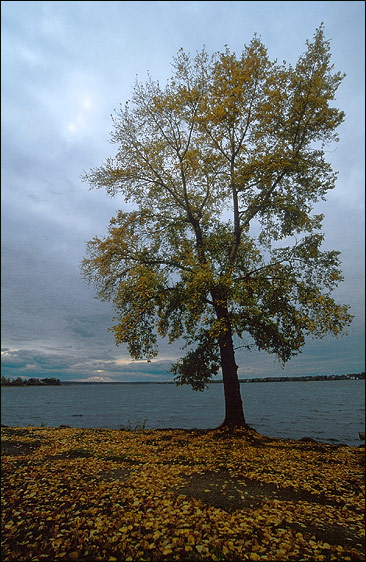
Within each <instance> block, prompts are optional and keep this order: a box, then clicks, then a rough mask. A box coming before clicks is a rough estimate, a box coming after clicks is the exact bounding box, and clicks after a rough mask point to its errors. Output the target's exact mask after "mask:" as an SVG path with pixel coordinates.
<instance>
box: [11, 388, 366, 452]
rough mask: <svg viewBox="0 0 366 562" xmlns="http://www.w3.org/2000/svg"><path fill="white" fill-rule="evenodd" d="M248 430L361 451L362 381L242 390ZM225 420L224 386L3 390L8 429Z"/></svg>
mask: <svg viewBox="0 0 366 562" xmlns="http://www.w3.org/2000/svg"><path fill="white" fill-rule="evenodd" d="M241 393H242V398H243V404H244V411H245V417H246V420H247V423H248V424H249V425H250V426H252V427H253V428H254V429H256V430H257V431H259V432H260V433H262V434H265V435H270V436H273V437H285V438H292V439H300V438H301V437H312V438H313V439H316V440H317V441H322V442H326V443H334V444H336V443H346V444H348V445H356V446H357V445H360V444H361V443H362V442H361V441H360V440H359V437H358V432H359V431H364V423H365V400H364V396H365V381H362V380H350V381H343V380H340V381H312V382H277V383H270V382H269V383H242V384H241ZM223 419H224V395H223V385H222V384H213V385H210V386H209V388H208V390H206V391H205V392H203V393H201V392H194V391H192V390H191V389H190V387H177V386H175V385H168V384H147V385H143V384H139V385H136V384H99V385H97V384H95V385H85V384H84V385H82V384H76V385H70V386H66V385H65V386H55V387H53V386H46V387H2V389H1V423H2V424H5V425H9V426H28V425H34V426H41V425H47V426H49V427H57V426H59V425H61V424H67V425H70V426H71V427H104V428H110V429H119V428H121V427H126V426H131V427H135V426H136V425H137V424H142V423H143V422H144V421H145V420H147V421H146V429H149V428H168V427H171V428H174V427H175V428H178V427H180V428H185V429H190V428H214V427H217V426H218V425H220V423H221V422H222V421H223Z"/></svg>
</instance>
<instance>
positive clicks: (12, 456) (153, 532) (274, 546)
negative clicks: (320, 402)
mask: <svg viewBox="0 0 366 562" xmlns="http://www.w3.org/2000/svg"><path fill="white" fill-rule="evenodd" d="M1 432H2V454H3V457H2V494H3V499H2V560H4V561H6V560H14V561H27V562H28V561H33V560H40V561H41V560H45V561H46V562H51V561H57V560H60V561H69V560H80V561H84V562H89V561H94V560H101V561H121V562H122V561H123V562H124V561H127V562H128V561H135V560H136V561H140V560H141V561H143V560H152V561H153V560H155V561H164V560H166V561H172V560H180V561H195V560H202V561H209V560H214V561H215V560H219V561H224V560H228V561H229V560H230V561H244V560H259V561H261V560H263V561H265V560H269V561H271V560H278V561H292V562H294V561H296V562H297V561H302V560H319V561H324V562H328V561H331V560H338V561H342V562H343V561H347V560H355V561H358V560H364V521H363V518H364V479H363V464H364V447H347V446H340V447H335V446H331V445H325V444H321V443H316V442H313V441H289V440H279V439H270V438H268V437H264V436H261V435H259V434H257V433H256V432H254V431H253V432H250V431H249V432H247V431H236V432H233V433H228V432H224V431H220V430H216V431H202V430H201V431H200V430H192V431H190V430H177V429H175V430H140V431H133V430H129V431H126V430H107V429H75V428H74V429H72V428H68V427H64V428H46V427H41V428H35V427H28V428H2V430H1Z"/></svg>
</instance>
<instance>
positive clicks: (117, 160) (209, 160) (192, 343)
mask: <svg viewBox="0 0 366 562" xmlns="http://www.w3.org/2000/svg"><path fill="white" fill-rule="evenodd" d="M330 58H331V55H330V45H329V41H327V40H325V38H324V30H323V26H320V27H319V28H318V29H317V30H316V31H315V34H314V37H313V39H312V41H307V43H306V50H305V52H304V54H303V55H302V56H300V57H299V59H298V61H297V63H296V65H295V66H292V65H291V64H288V63H286V62H285V61H283V62H282V63H279V62H277V61H270V60H269V57H268V54H267V50H266V48H265V46H264V45H263V43H262V41H261V40H260V39H259V38H258V37H257V36H254V37H253V39H252V40H251V42H250V43H249V45H246V46H244V49H243V52H242V53H241V55H240V56H238V55H237V54H235V53H233V52H231V51H230V49H229V48H228V47H226V48H225V50H224V51H223V52H218V53H215V54H213V55H212V56H210V55H209V54H208V53H207V52H206V50H205V49H203V50H202V51H201V52H199V53H197V54H196V55H195V56H194V57H192V56H190V55H189V54H187V53H186V52H185V51H184V50H183V49H181V50H180V51H179V52H178V54H177V56H176V57H175V58H174V60H173V74H172V77H171V78H170V79H169V80H168V82H167V84H166V85H165V86H164V87H162V86H161V85H160V84H159V82H156V81H154V80H153V79H152V78H150V77H149V79H148V80H147V82H146V83H144V84H143V83H141V82H136V85H135V88H134V94H133V97H132V100H131V102H127V103H126V104H125V106H121V107H120V109H119V110H118V111H116V112H115V115H114V116H113V124H114V130H113V132H112V137H111V138H112V142H113V143H115V144H116V146H117V152H116V154H115V156H114V157H113V158H108V159H107V160H106V161H105V163H104V164H103V165H101V166H100V167H98V168H95V169H92V170H91V171H90V172H88V173H86V174H85V175H84V179H85V180H86V181H88V182H89V183H90V185H91V186H92V187H96V188H105V189H106V190H107V193H108V194H109V195H111V196H114V195H117V194H120V195H122V197H123V198H124V200H125V201H126V202H128V203H131V204H133V207H132V208H133V210H130V211H127V210H120V211H118V213H117V215H116V216H115V217H114V218H112V219H111V221H110V225H109V229H108V234H107V235H106V236H105V237H103V238H99V237H95V238H93V239H92V240H91V241H90V242H89V243H88V247H87V251H88V257H87V258H85V259H84V261H83V264H82V271H83V273H84V275H85V276H86V277H87V278H88V279H89V280H90V281H92V282H93V283H95V284H96V285H97V287H98V291H99V292H98V296H99V298H101V299H106V300H111V301H112V302H113V304H114V308H115V311H116V318H115V325H114V326H113V328H112V330H113V332H114V337H115V341H116V343H117V344H121V343H125V344H127V346H128V349H129V353H130V354H131V356H132V357H133V358H135V359H141V358H146V359H152V358H153V357H155V356H156V355H157V353H158V349H157V341H158V339H157V338H158V336H161V337H163V338H165V337H166V338H168V339H169V342H173V341H175V340H180V338H182V337H183V338H185V339H186V343H187V346H188V347H187V353H186V355H185V356H184V357H183V358H181V359H180V360H178V362H177V363H175V365H173V367H172V372H173V373H174V374H175V378H176V381H177V383H178V384H183V383H189V384H191V385H192V387H193V388H194V389H197V390H202V389H203V388H204V387H205V385H206V383H207V382H208V381H209V380H210V379H211V377H212V376H213V375H215V374H217V373H218V371H219V369H220V367H221V369H222V372H223V378H224V385H225V399H226V419H229V418H230V419H234V418H235V416H234V418H233V417H232V416H231V415H230V413H229V410H230V411H231V412H233V409H234V410H235V409H236V410H238V409H239V410H240V408H241V400H240V390H239V384H238V382H237V365H236V364H235V353H234V347H233V338H236V339H239V340H241V341H243V345H247V346H248V347H250V346H251V345H254V346H256V348H258V349H260V350H266V351H267V352H269V353H273V354H276V355H277V356H278V357H279V359H280V360H281V361H282V362H283V363H285V362H287V361H288V360H289V359H290V358H291V357H292V356H294V355H296V354H297V353H299V352H300V351H301V349H302V347H303V346H304V343H305V340H306V337H307V336H308V335H312V336H314V337H322V336H324V335H326V334H329V333H331V334H334V335H339V334H340V333H341V332H342V330H343V329H344V327H345V326H347V325H348V324H349V323H350V321H351V316H350V314H349V312H348V307H347V306H345V305H340V304H337V303H336V302H335V300H334V299H333V298H332V296H331V292H332V290H333V289H334V288H335V287H336V286H337V285H338V283H339V282H340V281H341V280H342V274H341V270H340V260H339V252H337V251H324V250H323V249H322V243H323V239H324V234H323V233H322V230H321V228H322V219H323V216H322V215H320V214H315V206H316V203H317V202H318V201H319V200H321V199H325V198H326V194H327V192H328V191H329V190H331V189H333V188H334V186H335V182H336V176H337V174H336V173H335V172H334V171H333V170H332V167H331V165H330V164H329V163H328V162H327V161H326V159H325V147H326V146H327V145H329V144H330V143H333V142H336V141H337V140H338V137H337V133H336V129H337V127H338V126H339V125H340V124H341V123H342V121H343V120H344V113H343V112H342V111H340V110H338V109H336V108H335V107H333V106H332V105H331V104H332V101H333V100H334V99H335V94H336V91H337V88H338V86H339V85H340V83H341V81H342V79H343V75H342V74H341V73H339V72H334V70H333V66H332V64H331V61H330ZM238 392H239V394H238ZM234 395H236V398H235V399H234V402H233V404H232V405H231V406H230V405H229V406H228V404H229V402H230V400H231V399H232V398H233V396H234ZM230 397H231V398H230ZM236 420H237V422H238V423H243V422H244V416H243V415H242V414H238V417H237V418H236ZM233 423H236V422H233Z"/></svg>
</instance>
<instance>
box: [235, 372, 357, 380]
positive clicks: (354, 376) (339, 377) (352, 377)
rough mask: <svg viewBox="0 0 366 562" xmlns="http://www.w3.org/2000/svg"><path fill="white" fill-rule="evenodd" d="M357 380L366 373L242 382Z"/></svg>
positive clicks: (271, 378)
mask: <svg viewBox="0 0 366 562" xmlns="http://www.w3.org/2000/svg"><path fill="white" fill-rule="evenodd" d="M356 379H357V380H363V379H365V373H364V372H362V373H352V374H348V375H307V376H302V377H265V378H258V379H240V382H292V381H296V382H297V381H338V380H341V381H347V380H356Z"/></svg>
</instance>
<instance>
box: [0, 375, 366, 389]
mask: <svg viewBox="0 0 366 562" xmlns="http://www.w3.org/2000/svg"><path fill="white" fill-rule="evenodd" d="M340 380H341V381H349V380H365V373H364V372H362V373H352V374H347V375H306V376H300V377H262V378H255V379H239V382H240V383H255V382H313V381H340ZM71 384H175V382H174V381H62V380H60V379H54V378H52V379H35V378H32V379H20V377H18V378H17V379H15V380H11V379H6V378H5V377H2V378H1V386H22V387H23V386H25V387H28V386H65V385H71ZM208 384H222V380H214V381H210V382H209V383H208Z"/></svg>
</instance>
